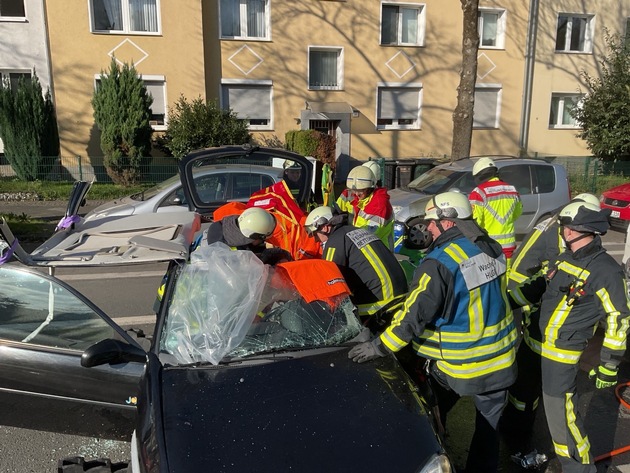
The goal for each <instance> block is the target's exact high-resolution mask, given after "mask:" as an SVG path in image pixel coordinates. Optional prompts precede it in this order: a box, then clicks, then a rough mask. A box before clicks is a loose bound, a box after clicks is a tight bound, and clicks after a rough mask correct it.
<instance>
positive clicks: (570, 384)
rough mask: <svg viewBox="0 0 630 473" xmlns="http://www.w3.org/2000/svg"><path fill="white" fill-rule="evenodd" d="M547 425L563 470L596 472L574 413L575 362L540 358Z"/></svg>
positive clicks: (576, 411) (579, 423)
mask: <svg viewBox="0 0 630 473" xmlns="http://www.w3.org/2000/svg"><path fill="white" fill-rule="evenodd" d="M541 369H542V390H543V402H544V405H545V414H546V416H547V425H548V426H549V432H550V433H551V438H552V440H553V447H554V450H555V452H556V455H558V459H559V460H560V464H561V465H562V471H563V473H596V471H597V470H596V468H595V464H594V462H593V457H592V456H591V445H590V442H589V440H588V436H587V435H586V432H585V430H584V423H583V422H582V418H581V416H580V413H579V412H578V409H577V408H578V394H577V372H578V369H579V366H578V364H568V363H559V362H557V361H553V360H550V359H549V358H545V357H544V356H543V357H541Z"/></svg>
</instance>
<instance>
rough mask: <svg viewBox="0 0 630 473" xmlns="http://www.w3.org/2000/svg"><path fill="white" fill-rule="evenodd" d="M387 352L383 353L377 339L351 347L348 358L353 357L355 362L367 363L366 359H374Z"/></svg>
mask: <svg viewBox="0 0 630 473" xmlns="http://www.w3.org/2000/svg"><path fill="white" fill-rule="evenodd" d="M386 354H387V353H383V352H382V351H381V349H380V348H379V346H378V345H377V341H376V340H372V341H371V342H365V343H360V344H358V345H356V346H354V347H352V348H351V349H350V351H349V352H348V358H352V361H354V362H355V363H365V362H366V361H370V360H374V359H375V358H380V357H382V356H385V355H386Z"/></svg>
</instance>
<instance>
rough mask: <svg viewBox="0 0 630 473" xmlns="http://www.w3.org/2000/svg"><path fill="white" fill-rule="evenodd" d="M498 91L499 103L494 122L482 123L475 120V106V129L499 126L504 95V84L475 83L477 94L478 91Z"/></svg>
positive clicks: (494, 128)
mask: <svg viewBox="0 0 630 473" xmlns="http://www.w3.org/2000/svg"><path fill="white" fill-rule="evenodd" d="M478 90H479V91H481V90H483V91H496V93H497V103H496V110H495V114H494V124H493V125H488V124H480V123H476V122H475V117H474V108H473V130H496V129H498V128H499V124H500V123H501V101H502V97H503V86H502V85H501V84H476V85H475V95H476V93H477V91H478ZM477 103H478V102H477V98H476V97H475V105H477Z"/></svg>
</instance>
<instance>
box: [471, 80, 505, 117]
mask: <svg viewBox="0 0 630 473" xmlns="http://www.w3.org/2000/svg"><path fill="white" fill-rule="evenodd" d="M500 111H501V86H500V85H492V84H483V85H479V84H478V85H477V87H475V107H474V110H473V114H474V116H473V128H499V115H500Z"/></svg>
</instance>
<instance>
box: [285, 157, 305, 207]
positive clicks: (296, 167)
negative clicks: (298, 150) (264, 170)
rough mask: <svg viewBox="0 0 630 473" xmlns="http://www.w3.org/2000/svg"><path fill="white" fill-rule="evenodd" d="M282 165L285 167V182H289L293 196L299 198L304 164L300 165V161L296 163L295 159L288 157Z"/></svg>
mask: <svg viewBox="0 0 630 473" xmlns="http://www.w3.org/2000/svg"><path fill="white" fill-rule="evenodd" d="M282 167H283V169H284V173H283V175H282V178H283V180H284V182H286V183H287V186H288V187H289V190H290V191H291V195H292V196H293V198H294V199H296V200H297V198H298V197H299V196H300V191H301V190H302V185H303V184H302V166H301V165H300V163H296V162H295V161H291V160H290V159H286V160H285V161H284V164H283V165H282Z"/></svg>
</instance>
